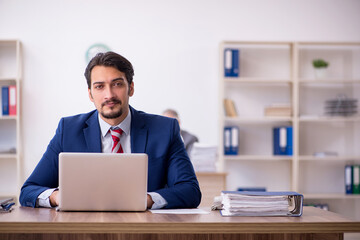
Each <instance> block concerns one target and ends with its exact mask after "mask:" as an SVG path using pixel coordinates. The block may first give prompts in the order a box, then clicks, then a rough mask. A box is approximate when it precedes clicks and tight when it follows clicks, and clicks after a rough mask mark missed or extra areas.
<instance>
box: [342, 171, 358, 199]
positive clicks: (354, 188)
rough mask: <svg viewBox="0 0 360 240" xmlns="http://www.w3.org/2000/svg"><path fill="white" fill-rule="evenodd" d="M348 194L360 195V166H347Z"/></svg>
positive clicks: (346, 190)
mask: <svg viewBox="0 0 360 240" xmlns="http://www.w3.org/2000/svg"><path fill="white" fill-rule="evenodd" d="M345 192H346V194H360V165H346V166H345Z"/></svg>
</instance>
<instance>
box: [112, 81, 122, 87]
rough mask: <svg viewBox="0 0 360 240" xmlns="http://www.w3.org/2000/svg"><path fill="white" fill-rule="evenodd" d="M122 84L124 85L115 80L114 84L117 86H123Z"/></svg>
mask: <svg viewBox="0 0 360 240" xmlns="http://www.w3.org/2000/svg"><path fill="white" fill-rule="evenodd" d="M122 85H123V83H122V82H115V83H114V86H116V87H121V86H122Z"/></svg>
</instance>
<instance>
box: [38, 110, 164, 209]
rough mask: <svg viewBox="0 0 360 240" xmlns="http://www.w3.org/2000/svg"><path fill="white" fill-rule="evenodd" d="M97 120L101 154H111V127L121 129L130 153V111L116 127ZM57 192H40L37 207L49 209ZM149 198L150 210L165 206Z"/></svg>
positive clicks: (154, 196) (157, 198) (156, 198)
mask: <svg viewBox="0 0 360 240" xmlns="http://www.w3.org/2000/svg"><path fill="white" fill-rule="evenodd" d="M98 120H99V125H100V131H101V144H102V152H103V153H111V149H112V146H113V140H112V137H111V133H110V131H109V130H110V128H111V127H119V128H121V129H122V131H123V133H122V134H121V137H120V144H121V146H122V148H123V150H124V153H131V137H130V128H131V113H130V109H129V112H128V115H127V116H126V118H125V119H124V120H123V121H122V122H121V123H120V124H118V125H117V126H111V125H110V124H108V123H107V122H105V121H104V120H103V119H102V118H101V117H100V115H99V114H98ZM55 190H57V188H52V189H48V190H45V191H44V192H42V193H41V194H40V195H39V196H38V198H37V204H36V205H37V206H39V207H51V205H50V195H51V194H52V193H53V192H54V191H55ZM148 194H149V195H150V196H151V198H152V200H153V201H154V204H153V205H152V207H151V209H159V208H162V207H164V206H166V205H167V202H166V200H165V199H164V198H163V197H162V196H161V195H160V194H158V193H156V192H148Z"/></svg>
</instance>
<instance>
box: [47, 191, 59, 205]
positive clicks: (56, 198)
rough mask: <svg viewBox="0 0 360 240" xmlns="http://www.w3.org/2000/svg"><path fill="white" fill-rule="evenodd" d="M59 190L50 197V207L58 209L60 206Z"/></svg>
mask: <svg viewBox="0 0 360 240" xmlns="http://www.w3.org/2000/svg"><path fill="white" fill-rule="evenodd" d="M58 194H59V190H55V191H53V193H52V194H51V195H50V197H49V200H50V205H51V206H52V207H57V206H59V196H58Z"/></svg>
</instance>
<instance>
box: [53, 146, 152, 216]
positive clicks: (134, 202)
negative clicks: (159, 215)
mask: <svg viewBox="0 0 360 240" xmlns="http://www.w3.org/2000/svg"><path fill="white" fill-rule="evenodd" d="M147 176H148V156H147V155H146V154H143V153H136V154H135V153H131V154H126V153H123V154H114V153H60V154H59V197H60V198H59V209H58V210H60V211H145V210H146V204H147V203H146V196H147Z"/></svg>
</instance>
